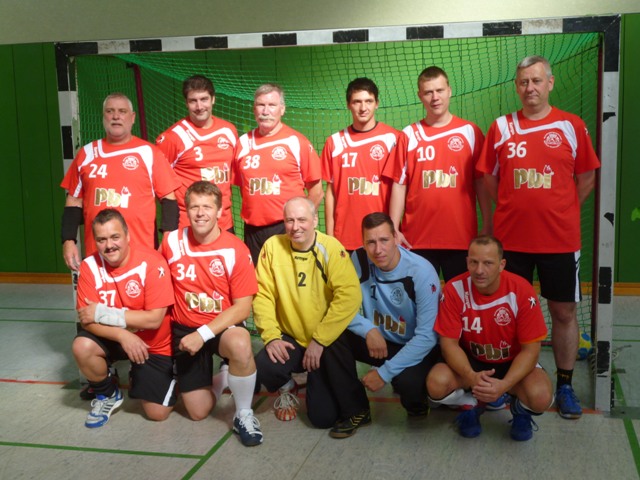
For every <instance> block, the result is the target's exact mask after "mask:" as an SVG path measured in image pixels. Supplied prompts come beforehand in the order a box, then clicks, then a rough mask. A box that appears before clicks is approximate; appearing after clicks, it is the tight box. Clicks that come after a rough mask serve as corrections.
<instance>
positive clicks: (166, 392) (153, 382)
mask: <svg viewBox="0 0 640 480" xmlns="http://www.w3.org/2000/svg"><path fill="white" fill-rule="evenodd" d="M129 396H130V397H131V398H137V399H140V400H141V403H142V409H143V410H144V413H145V415H146V416H147V418H148V419H149V420H155V421H158V422H159V421H163V420H166V419H167V417H168V416H169V414H170V413H171V411H172V410H173V407H174V405H175V404H176V400H177V397H178V395H177V388H176V379H175V378H174V374H173V359H172V358H171V357H170V356H168V355H157V354H151V355H149V358H148V359H147V361H146V362H145V363H143V364H135V363H132V364H131V388H130V390H129Z"/></svg>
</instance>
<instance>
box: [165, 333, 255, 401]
mask: <svg viewBox="0 0 640 480" xmlns="http://www.w3.org/2000/svg"><path fill="white" fill-rule="evenodd" d="M235 328H244V327H242V326H238V327H235ZM196 330H197V329H196V328H193V327H187V326H185V325H181V324H179V323H175V322H171V333H172V336H173V340H172V343H173V356H174V358H175V364H176V375H177V377H178V386H179V387H180V391H181V392H183V393H184V392H191V391H193V390H198V389H200V388H208V387H211V385H212V380H211V379H212V377H213V355H214V354H215V355H218V356H220V352H219V349H220V339H221V338H222V336H223V335H224V332H226V330H224V331H223V332H221V333H220V334H218V335H216V337H215V338H214V339H212V340H209V341H208V342H205V343H204V345H203V347H202V348H201V349H200V350H199V351H198V352H197V353H196V354H195V355H190V354H189V353H187V352H182V351H180V350H178V346H179V345H180V340H182V337H185V336H187V335H189V334H190V333H193V332H195V331H196Z"/></svg>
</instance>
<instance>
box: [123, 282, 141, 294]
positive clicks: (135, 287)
mask: <svg viewBox="0 0 640 480" xmlns="http://www.w3.org/2000/svg"><path fill="white" fill-rule="evenodd" d="M124 291H125V292H127V295H128V296H129V297H131V298H136V297H139V296H140V292H142V288H140V284H139V283H138V281H137V280H129V281H128V282H127V284H126V285H125V287H124Z"/></svg>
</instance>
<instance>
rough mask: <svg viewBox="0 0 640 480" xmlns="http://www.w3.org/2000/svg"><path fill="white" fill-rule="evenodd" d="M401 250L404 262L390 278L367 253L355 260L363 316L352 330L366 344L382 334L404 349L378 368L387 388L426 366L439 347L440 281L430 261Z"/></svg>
mask: <svg viewBox="0 0 640 480" xmlns="http://www.w3.org/2000/svg"><path fill="white" fill-rule="evenodd" d="M398 248H399V249H400V262H398V265H396V268H394V269H393V270H391V271H390V272H384V271H382V270H380V269H379V268H378V267H376V266H375V265H374V264H373V262H371V260H369V258H368V257H367V256H366V253H365V251H364V249H360V250H359V252H360V253H358V250H356V251H355V252H353V254H352V255H351V260H352V261H353V264H354V266H355V268H356V272H357V273H358V276H359V277H360V288H361V289H362V315H361V314H357V315H356V316H355V318H354V319H353V320H352V321H351V323H350V324H349V330H351V331H352V332H354V333H355V334H357V335H359V336H361V337H363V338H366V336H367V333H368V332H369V330H371V329H372V328H377V329H378V330H379V331H380V333H381V334H382V336H383V337H384V338H385V339H386V340H388V341H390V342H394V343H397V344H400V345H404V346H403V347H402V349H401V350H400V351H399V352H398V353H397V354H396V355H395V356H394V357H393V358H391V359H389V360H387V361H386V362H384V364H383V365H382V366H381V367H380V368H378V373H379V374H380V377H381V378H382V379H383V380H384V381H385V382H387V383H388V382H390V381H391V380H392V379H393V377H395V376H396V375H398V374H399V373H401V372H402V371H403V370H404V369H405V368H407V367H412V366H413V365H416V364H418V363H419V362H421V361H422V359H423V358H424V357H425V356H426V355H427V354H429V352H430V351H431V349H432V348H433V347H434V346H435V345H436V343H437V341H438V338H437V335H436V333H435V332H434V330H433V326H434V323H435V321H436V315H437V313H438V302H439V299H440V279H439V278H438V275H437V274H436V271H435V269H434V268H433V266H432V265H431V264H430V263H429V262H428V261H427V260H425V259H424V258H422V257H420V256H419V255H416V254H415V253H412V252H410V251H408V250H406V249H405V248H402V247H398Z"/></svg>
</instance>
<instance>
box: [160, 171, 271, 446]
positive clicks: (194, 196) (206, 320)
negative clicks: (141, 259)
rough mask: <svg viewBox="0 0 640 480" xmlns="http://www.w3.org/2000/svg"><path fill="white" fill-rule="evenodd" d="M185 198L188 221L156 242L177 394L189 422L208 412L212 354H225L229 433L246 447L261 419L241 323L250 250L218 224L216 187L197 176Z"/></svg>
mask: <svg viewBox="0 0 640 480" xmlns="http://www.w3.org/2000/svg"><path fill="white" fill-rule="evenodd" d="M185 204H186V208H187V214H188V216H189V222H190V226H189V227H185V228H183V229H180V230H175V231H173V232H171V233H169V234H168V235H165V237H164V239H163V240H162V254H163V255H164V256H165V258H166V259H167V261H168V262H169V268H170V270H171V278H172V280H173V287H174V290H175V305H174V308H173V310H172V312H171V321H172V324H171V325H172V331H173V345H174V348H173V351H174V354H175V355H176V373H177V375H178V386H179V388H180V392H181V394H182V400H183V401H184V406H185V408H186V410H187V413H188V414H189V416H190V417H191V418H192V419H193V420H202V419H203V418H206V417H207V416H208V415H209V413H210V412H211V410H213V407H214V406H215V404H216V398H215V396H214V394H213V392H212V391H211V385H212V380H211V378H212V375H213V354H214V353H215V354H217V355H219V356H221V357H224V358H226V359H228V362H229V375H228V382H229V389H230V390H231V393H232V394H233V399H234V401H235V404H236V413H235V416H234V418H233V431H234V432H235V433H237V434H239V435H240V440H241V441H242V443H243V444H244V445H246V446H254V445H259V444H261V443H262V432H261V431H260V422H258V419H257V418H255V417H254V415H253V410H252V409H251V402H252V400H253V391H254V388H255V385H256V365H255V362H254V360H253V353H252V351H251V337H250V335H249V331H248V330H247V329H246V328H244V321H245V320H246V319H247V317H248V316H249V314H250V313H251V302H252V301H253V296H254V295H255V293H256V292H257V290H258V284H257V282H256V274H255V270H254V268H253V264H252V262H251V257H250V255H249V250H248V249H247V247H246V246H245V245H244V244H243V243H242V241H241V240H240V239H239V238H238V237H236V236H235V235H232V234H231V233H229V232H227V231H226V230H222V229H221V228H220V227H219V226H218V218H220V216H221V214H222V210H221V207H222V192H221V191H220V189H219V188H218V186H217V185H214V184H212V183H210V182H208V181H206V180H201V181H198V182H195V183H194V184H193V185H191V186H190V187H189V188H188V189H187V192H186V196H185ZM236 326H237V327H238V328H235V327H236Z"/></svg>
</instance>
